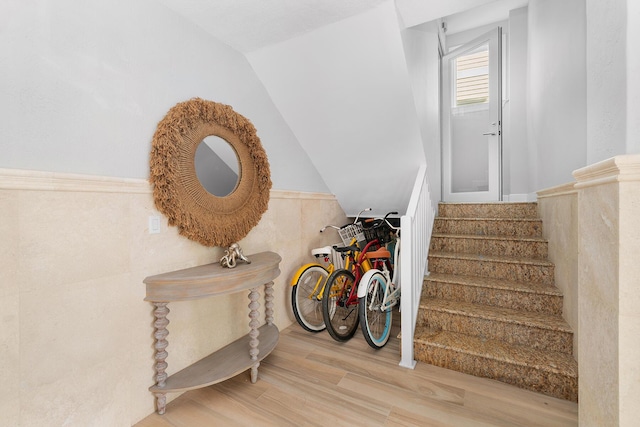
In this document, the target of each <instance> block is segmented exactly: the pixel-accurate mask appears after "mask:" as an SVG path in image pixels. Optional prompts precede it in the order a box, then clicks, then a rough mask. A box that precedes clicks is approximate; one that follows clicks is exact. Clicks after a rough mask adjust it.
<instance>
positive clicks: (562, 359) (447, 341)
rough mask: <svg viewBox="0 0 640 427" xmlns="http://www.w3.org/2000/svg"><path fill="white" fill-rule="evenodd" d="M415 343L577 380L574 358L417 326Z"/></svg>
mask: <svg viewBox="0 0 640 427" xmlns="http://www.w3.org/2000/svg"><path fill="white" fill-rule="evenodd" d="M414 340H415V342H417V343H423V344H426V345H431V346H437V347H441V348H445V349H448V350H452V351H457V352H462V353H466V354H471V355H473V356H479V357H483V358H488V359H493V360H497V361H500V362H504V363H509V364H514V365H519V366H525V367H530V368H534V369H538V370H542V371H547V372H552V373H555V374H561V375H565V376H568V377H573V378H577V376H578V365H577V362H576V360H575V359H574V358H573V356H572V355H570V354H566V353H561V352H553V351H545V350H536V349H532V348H530V347H525V346H521V345H509V344H506V343H504V342H502V341H499V340H491V339H483V338H478V337H474V336H471V335H465V334H459V333H455V332H450V331H434V330H432V329H429V328H425V327H417V328H416V333H415V338H414Z"/></svg>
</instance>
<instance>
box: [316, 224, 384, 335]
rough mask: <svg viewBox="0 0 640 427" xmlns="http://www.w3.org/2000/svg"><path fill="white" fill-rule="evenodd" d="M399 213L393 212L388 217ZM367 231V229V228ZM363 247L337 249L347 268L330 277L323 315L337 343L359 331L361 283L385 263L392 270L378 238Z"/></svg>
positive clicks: (326, 289)
mask: <svg viewBox="0 0 640 427" xmlns="http://www.w3.org/2000/svg"><path fill="white" fill-rule="evenodd" d="M391 214H395V212H390V213H388V214H387V215H386V216H385V220H386V218H387V216H389V215H391ZM364 230H365V232H366V230H367V229H366V228H365V229H364ZM365 242H366V243H365V244H364V247H363V248H362V249H361V246H362V245H363V243H360V246H359V245H357V244H356V245H349V246H346V247H343V248H335V247H334V249H335V250H336V251H337V252H340V253H342V254H343V257H344V258H345V259H346V260H345V268H341V269H337V270H336V271H334V272H333V273H331V275H329V277H328V278H327V282H326V285H325V292H324V294H323V296H322V315H323V318H324V323H325V326H326V328H327V331H328V332H329V335H331V337H332V338H333V339H335V340H336V341H347V340H349V339H351V338H352V337H353V335H354V334H355V331H356V329H357V328H358V323H359V315H358V311H357V305H358V295H357V288H358V283H359V282H360V280H361V278H362V277H363V275H364V274H366V272H367V271H369V270H371V269H373V268H375V269H382V268H384V267H383V264H387V267H386V268H388V269H389V268H390V265H389V258H390V256H391V255H390V253H389V251H388V250H387V249H385V248H381V247H380V246H381V245H382V244H383V242H382V241H381V240H380V239H378V238H377V237H376V238H372V239H366V240H365Z"/></svg>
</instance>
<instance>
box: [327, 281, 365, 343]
mask: <svg viewBox="0 0 640 427" xmlns="http://www.w3.org/2000/svg"><path fill="white" fill-rule="evenodd" d="M355 285H356V284H355V277H354V276H353V273H351V272H350V271H349V270H344V269H341V270H336V271H334V272H333V273H332V274H331V275H330V276H329V278H328V279H327V284H326V285H325V290H324V295H322V316H323V317H324V324H325V325H326V326H327V331H329V335H331V337H332V338H333V339H334V340H336V341H347V340H348V339H350V338H351V337H352V336H353V334H355V333H356V329H357V328H358V306H357V304H350V305H348V304H347V301H348V299H349V294H350V293H351V290H352V289H353V287H354V286H355Z"/></svg>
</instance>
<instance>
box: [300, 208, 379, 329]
mask: <svg viewBox="0 0 640 427" xmlns="http://www.w3.org/2000/svg"><path fill="white" fill-rule="evenodd" d="M369 210H371V208H367V209H364V210H362V211H360V213H359V214H358V216H357V217H356V219H355V221H354V222H353V223H350V224H347V225H344V226H342V227H338V226H335V225H326V226H324V227H323V228H322V229H321V230H320V232H321V233H322V232H324V231H325V230H326V229H327V228H333V229H335V230H338V233H339V234H340V237H341V238H342V242H343V244H344V245H346V246H350V245H353V244H355V242H357V239H358V238H360V239H363V238H364V237H363V235H362V228H361V227H360V226H359V224H358V220H359V217H360V214H362V213H363V212H365V211H369ZM311 254H312V255H313V256H314V257H315V258H316V259H321V260H322V261H321V262H315V263H309V264H305V265H303V266H302V267H300V268H299V269H298V271H296V273H295V274H294V276H293V278H292V279H291V305H292V308H293V315H294V316H295V318H296V321H297V322H298V324H299V325H300V326H302V328H303V329H305V330H306V331H309V332H321V331H323V330H325V329H326V326H325V322H324V316H323V315H322V296H323V291H324V286H325V283H326V281H327V278H328V277H329V276H330V275H331V274H332V273H333V272H334V271H335V270H336V268H342V267H343V265H342V262H341V261H342V260H341V258H340V257H339V256H338V255H337V253H336V251H335V249H333V247H331V246H324V247H322V248H315V249H312V250H311Z"/></svg>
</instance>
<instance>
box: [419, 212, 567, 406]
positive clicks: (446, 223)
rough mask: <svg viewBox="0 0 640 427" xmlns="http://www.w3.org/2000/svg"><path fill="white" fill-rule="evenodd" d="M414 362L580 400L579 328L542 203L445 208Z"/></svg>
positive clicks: (438, 227)
mask: <svg viewBox="0 0 640 427" xmlns="http://www.w3.org/2000/svg"><path fill="white" fill-rule="evenodd" d="M429 271H430V275H429V276H428V277H427V278H425V282H424V288H423V291H422V299H421V301H420V308H419V313H418V320H417V325H416V333H415V339H414V351H415V358H416V360H419V361H423V362H426V363H429V364H432V365H436V366H441V367H444V368H447V369H452V370H456V371H460V372H464V373H467V374H471V375H475V376H480V377H486V378H492V379H495V380H498V381H502V382H505V383H508V384H512V385H515V386H518V387H521V388H524V389H528V390H533V391H536V392H539V393H543V394H546V395H549V396H553V397H558V398H561V399H566V400H570V401H574V402H577V400H578V368H577V363H576V361H575V359H574V358H573V356H572V353H573V332H572V331H571V328H570V326H569V325H568V324H567V322H566V321H565V320H564V319H563V318H562V294H561V292H560V291H559V290H558V289H557V288H556V287H555V286H554V265H553V264H552V263H551V262H549V261H548V260H547V242H546V241H545V240H544V239H543V238H542V221H541V220H540V219H538V213H537V204H536V203H489V204H473V203H441V204H440V206H439V216H438V217H437V218H436V219H435V223H434V228H433V235H432V238H431V246H430V250H429Z"/></svg>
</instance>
